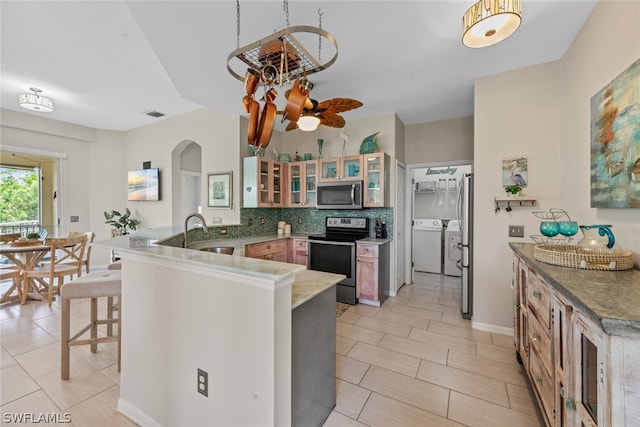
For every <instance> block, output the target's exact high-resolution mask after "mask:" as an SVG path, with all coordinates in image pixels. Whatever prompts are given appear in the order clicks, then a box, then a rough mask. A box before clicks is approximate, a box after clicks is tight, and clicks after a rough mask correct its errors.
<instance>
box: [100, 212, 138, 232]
mask: <svg viewBox="0 0 640 427" xmlns="http://www.w3.org/2000/svg"><path fill="white" fill-rule="evenodd" d="M104 219H105V221H104V222H105V224H109V225H111V226H112V227H113V228H114V229H113V230H111V236H112V237H116V236H121V235H124V234H129V231H134V230H135V229H136V228H138V225H140V220H139V219H136V218H132V217H131V211H130V210H129V208H126V210H125V212H124V214H121V213H120V212H118V211H115V210H112V211H111V212H109V211H104Z"/></svg>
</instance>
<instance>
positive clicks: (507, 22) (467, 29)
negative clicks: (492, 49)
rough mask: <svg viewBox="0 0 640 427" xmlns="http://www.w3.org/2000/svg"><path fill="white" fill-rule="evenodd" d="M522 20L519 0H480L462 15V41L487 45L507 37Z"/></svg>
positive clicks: (471, 45)
mask: <svg viewBox="0 0 640 427" xmlns="http://www.w3.org/2000/svg"><path fill="white" fill-rule="evenodd" d="M521 22H522V7H521V5H520V0H480V1H479V2H477V3H476V4H474V5H473V6H471V7H470V8H469V9H468V10H467V11H466V12H465V14H464V16H463V17H462V28H463V34H462V43H463V44H464V45H465V46H467V47H472V48H478V47H487V46H491V45H492V44H496V43H498V42H501V41H502V40H504V39H506V38H507V37H509V36H510V35H511V34H513V33H515V31H516V30H517V29H518V27H519V26H520V23H521Z"/></svg>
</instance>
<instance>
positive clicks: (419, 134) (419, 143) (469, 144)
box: [404, 117, 474, 164]
mask: <svg viewBox="0 0 640 427" xmlns="http://www.w3.org/2000/svg"><path fill="white" fill-rule="evenodd" d="M473 122H474V119H473V117H461V118H457V119H449V120H439V121H436V122H430V123H419V124H415V125H408V126H407V127H406V128H405V141H406V142H405V147H404V156H405V158H406V163H408V164H411V163H435V162H448V161H451V160H469V159H472V158H473Z"/></svg>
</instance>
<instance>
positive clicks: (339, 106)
mask: <svg viewBox="0 0 640 427" xmlns="http://www.w3.org/2000/svg"><path fill="white" fill-rule="evenodd" d="M296 83H297V82H296ZM311 88H313V85H309V88H308V90H307V92H306V93H304V92H303V93H304V95H302V96H301V93H300V92H299V90H298V87H297V85H296V84H294V87H293V88H292V89H291V90H288V91H287V92H285V94H284V96H285V98H287V110H286V111H285V112H284V114H283V121H284V120H287V119H289V120H290V121H289V124H288V125H287V128H286V130H287V131H290V130H294V129H298V128H301V126H299V124H298V122H299V119H300V118H304V117H309V116H311V117H315V118H317V119H318V120H320V122H319V123H318V124H321V125H325V126H330V127H334V128H343V127H344V124H345V121H344V119H343V118H342V116H340V115H338V114H339V113H344V112H345V111H349V110H354V109H356V108H360V107H362V102H360V101H357V100H355V99H351V98H333V99H328V100H326V101H322V102H318V101H316V100H315V99H311V98H309V97H308V93H309V92H310V91H311ZM292 104H293V105H294V107H295V106H296V104H301V105H300V107H301V108H300V109H299V110H297V111H294V112H293V114H290V112H291V110H290V109H289V107H290V106H291V105H292Z"/></svg>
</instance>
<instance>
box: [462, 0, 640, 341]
mask: <svg viewBox="0 0 640 427" xmlns="http://www.w3.org/2000/svg"><path fill="white" fill-rule="evenodd" d="M639 56H640V3H638V2H612V1H604V2H600V3H599V4H598V5H597V7H596V9H595V10H594V12H593V14H592V16H591V17H590V19H589V20H588V21H587V23H586V24H585V26H584V27H583V29H582V30H581V32H580V33H579V35H578V37H577V38H576V40H575V42H574V43H573V45H572V46H571V47H570V48H569V50H568V51H567V53H566V55H565V56H564V58H563V59H561V60H560V61H557V62H553V63H548V64H542V65H538V66H534V67H528V68H525V69H521V70H516V71H513V72H509V73H504V74H500V75H493V76H488V77H486V78H482V79H479V80H478V81H476V85H475V103H476V104H475V135H474V138H475V141H474V152H475V157H474V173H475V177H476V180H475V218H474V233H475V236H474V239H475V250H474V258H475V259H474V261H475V263H474V267H475V275H474V281H475V288H474V317H473V323H474V326H475V327H480V328H489V329H491V328H498V329H499V328H501V327H502V328H504V329H503V330H504V331H508V330H510V329H511V328H512V321H513V318H512V306H513V303H512V296H511V295H512V294H511V289H510V285H511V277H512V276H511V275H512V272H511V252H510V250H509V248H508V245H507V243H508V241H509V239H508V237H507V230H508V229H507V227H508V225H509V224H523V225H525V235H526V236H528V235H530V234H539V232H538V226H539V220H538V219H537V218H536V217H534V215H532V214H531V212H532V211H534V210H546V209H549V208H551V207H557V208H563V209H566V210H567V211H568V212H569V214H570V215H571V217H572V219H574V220H576V221H578V222H579V223H580V224H596V223H598V224H599V223H609V224H613V225H614V227H613V231H614V233H615V234H616V237H617V241H618V242H619V244H620V245H621V246H622V247H624V248H626V249H629V250H631V251H633V252H634V256H635V259H636V260H638V259H640V220H639V218H640V213H639V211H638V209H592V208H590V201H589V200H590V179H589V171H590V155H589V150H590V147H589V146H590V142H589V141H590V134H589V133H590V127H589V126H590V98H591V96H592V95H593V94H595V93H596V92H597V91H599V90H600V89H601V88H602V87H603V86H604V85H605V84H607V83H608V82H609V81H611V80H612V79H613V78H614V77H615V76H617V75H618V74H619V73H620V72H622V71H623V70H624V69H625V68H627V67H628V66H629V65H630V64H631V63H633V62H634V60H636V59H637V58H638V57H639ZM513 155H526V156H528V166H529V185H528V186H527V188H526V191H525V193H526V194H528V195H533V196H537V197H538V205H537V206H536V207H535V208H516V209H513V211H512V212H510V213H508V212H505V211H504V209H503V210H501V211H500V212H498V213H497V214H496V213H494V210H493V208H494V206H493V198H494V197H495V196H497V195H502V194H503V190H502V186H501V182H502V181H501V175H500V171H501V159H502V158H503V157H509V156H513ZM511 240H513V241H528V242H530V241H531V240H530V239H529V238H525V239H513V238H512V239H511Z"/></svg>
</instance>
